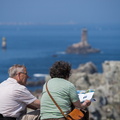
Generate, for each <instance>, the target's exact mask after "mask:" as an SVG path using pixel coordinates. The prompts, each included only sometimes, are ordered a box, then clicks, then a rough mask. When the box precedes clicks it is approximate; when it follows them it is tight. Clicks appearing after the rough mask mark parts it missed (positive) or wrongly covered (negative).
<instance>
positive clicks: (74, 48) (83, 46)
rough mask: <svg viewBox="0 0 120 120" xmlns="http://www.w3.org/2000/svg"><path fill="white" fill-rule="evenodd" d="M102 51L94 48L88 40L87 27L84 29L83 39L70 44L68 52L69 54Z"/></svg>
mask: <svg viewBox="0 0 120 120" xmlns="http://www.w3.org/2000/svg"><path fill="white" fill-rule="evenodd" d="M97 52H100V50H99V49H95V48H92V47H91V45H90V44H89V43H88V41H87V29H85V28H84V29H82V36H81V41H80V42H79V43H75V44H73V45H71V46H69V47H68V48H67V49H66V53H69V54H88V53H97Z"/></svg>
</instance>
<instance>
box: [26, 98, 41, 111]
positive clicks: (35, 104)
mask: <svg viewBox="0 0 120 120" xmlns="http://www.w3.org/2000/svg"><path fill="white" fill-rule="evenodd" d="M27 107H28V108H31V109H34V110H36V109H40V100H38V99H36V100H35V101H33V102H32V103H31V104H29V105H27Z"/></svg>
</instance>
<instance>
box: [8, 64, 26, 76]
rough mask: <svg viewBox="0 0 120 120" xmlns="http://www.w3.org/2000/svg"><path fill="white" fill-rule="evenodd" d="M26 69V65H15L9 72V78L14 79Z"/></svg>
mask: <svg viewBox="0 0 120 120" xmlns="http://www.w3.org/2000/svg"><path fill="white" fill-rule="evenodd" d="M24 68H26V67H25V66H24V65H19V64H15V65H13V66H12V67H10V68H9V70H8V74H9V77H14V76H15V75H16V74H17V73H19V72H23V69H24Z"/></svg>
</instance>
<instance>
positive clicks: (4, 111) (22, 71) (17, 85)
mask: <svg viewBox="0 0 120 120" xmlns="http://www.w3.org/2000/svg"><path fill="white" fill-rule="evenodd" d="M8 73H9V78H8V79H7V80H5V81H3V82H2V83H1V84H0V114H1V115H0V120H1V119H3V120H16V119H18V118H19V117H21V115H22V114H24V112H25V110H26V107H29V108H31V109H34V110H36V109H39V108H40V101H39V100H38V99H37V98H36V97H35V96H33V95H32V94H31V93H30V92H29V91H28V90H27V88H26V87H25V85H26V82H27V78H28V74H27V69H26V67H25V66H24V65H19V64H16V65H13V66H12V67H10V68H9V70H8ZM2 116H3V118H2Z"/></svg>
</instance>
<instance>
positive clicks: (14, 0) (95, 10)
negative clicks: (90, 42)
mask: <svg viewBox="0 0 120 120" xmlns="http://www.w3.org/2000/svg"><path fill="white" fill-rule="evenodd" d="M4 22H32V23H44V24H46V23H55V24H58V23H78V24H106V23H108V24H120V0H0V23H4Z"/></svg>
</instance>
